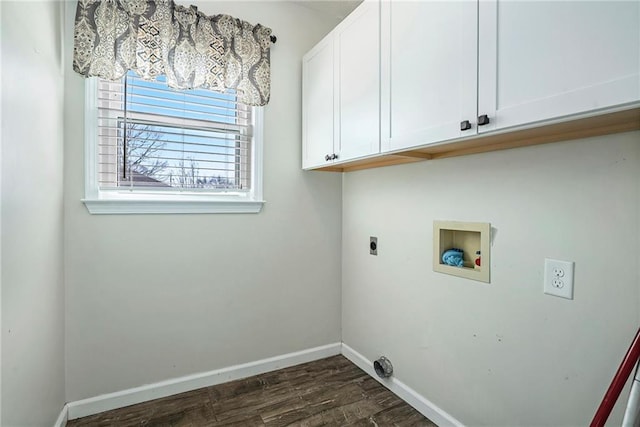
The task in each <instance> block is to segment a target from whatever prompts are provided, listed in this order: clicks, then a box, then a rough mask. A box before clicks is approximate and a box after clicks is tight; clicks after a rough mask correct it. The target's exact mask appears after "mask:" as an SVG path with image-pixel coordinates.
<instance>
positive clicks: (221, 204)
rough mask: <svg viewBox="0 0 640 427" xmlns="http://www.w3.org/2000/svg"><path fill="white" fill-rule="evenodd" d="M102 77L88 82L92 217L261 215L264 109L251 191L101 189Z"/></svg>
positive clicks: (257, 111) (256, 110)
mask: <svg viewBox="0 0 640 427" xmlns="http://www.w3.org/2000/svg"><path fill="white" fill-rule="evenodd" d="M97 93H98V78H97V77H91V78H88V79H86V82H85V109H84V150H85V151H84V162H85V163H84V177H85V184H84V188H85V194H84V198H83V199H82V202H83V203H84V204H85V206H86V207H87V210H88V211H89V213H91V214H189V213H259V212H260V211H261V210H262V205H263V204H264V203H265V202H264V200H263V198H262V172H263V123H264V112H263V107H252V108H253V111H252V117H253V147H252V156H251V166H252V168H251V170H252V173H251V190H250V191H248V192H247V193H237V192H233V191H230V192H229V193H228V194H224V193H219V194H211V193H208V194H202V193H196V192H188V191H185V192H180V191H176V192H171V193H169V192H153V191H144V192H143V191H136V192H135V193H134V192H132V191H130V190H127V189H122V190H113V191H103V190H100V188H99V186H98V175H97V173H98V172H97V171H98V150H97V147H98V144H97V139H98V104H97Z"/></svg>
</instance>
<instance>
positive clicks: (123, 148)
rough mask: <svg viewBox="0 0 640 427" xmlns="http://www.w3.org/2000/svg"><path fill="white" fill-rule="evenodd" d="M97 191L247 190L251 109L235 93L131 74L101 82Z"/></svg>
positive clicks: (248, 183)
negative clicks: (178, 85) (179, 87)
mask: <svg viewBox="0 0 640 427" xmlns="http://www.w3.org/2000/svg"><path fill="white" fill-rule="evenodd" d="M97 107H98V138H97V144H98V147H97V148H98V149H97V169H98V170H97V180H98V187H99V189H100V190H122V189H125V188H126V189H131V190H145V191H148V190H154V191H189V192H229V191H233V192H248V191H249V190H250V189H251V188H250V186H251V182H252V180H251V164H252V163H251V156H252V136H253V135H252V131H253V129H252V117H251V114H252V108H251V107H250V106H247V105H244V104H242V103H240V102H238V101H237V98H236V94H235V93H217V92H213V91H209V90H205V89H194V90H187V91H184V90H173V89H171V88H169V87H168V86H167V85H166V83H165V82H164V81H163V80H158V81H146V80H143V79H141V78H139V77H138V76H137V75H136V74H135V73H133V72H129V73H128V74H127V75H126V76H125V77H124V78H123V79H122V80H121V81H116V82H111V81H107V80H99V82H98V93H97Z"/></svg>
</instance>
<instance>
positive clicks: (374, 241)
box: [369, 236, 378, 256]
mask: <svg viewBox="0 0 640 427" xmlns="http://www.w3.org/2000/svg"><path fill="white" fill-rule="evenodd" d="M369 253H370V254H371V255H376V256H377V255H378V238H377V237H373V236H371V237H369Z"/></svg>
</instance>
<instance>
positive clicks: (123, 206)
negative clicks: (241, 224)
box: [82, 198, 264, 215]
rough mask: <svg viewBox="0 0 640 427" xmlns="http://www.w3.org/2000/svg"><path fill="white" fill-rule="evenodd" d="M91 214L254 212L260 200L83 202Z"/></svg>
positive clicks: (84, 200) (104, 200) (105, 200)
mask: <svg viewBox="0 0 640 427" xmlns="http://www.w3.org/2000/svg"><path fill="white" fill-rule="evenodd" d="M82 202H83V203H84V204H85V206H86V207H87V210H89V213H91V214H97V215H128V214H215V213H258V212H260V210H261V209H262V205H263V204H264V201H263V200H260V201H256V200H175V199H174V200H166V199H165V200H162V199H138V200H132V199H115V198H114V199H83V200H82Z"/></svg>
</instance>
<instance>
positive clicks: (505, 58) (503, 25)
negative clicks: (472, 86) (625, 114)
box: [478, 0, 640, 132]
mask: <svg viewBox="0 0 640 427" xmlns="http://www.w3.org/2000/svg"><path fill="white" fill-rule="evenodd" d="M639 5H640V2H638V1H518V2H514V1H503V0H497V1H495V0H494V1H490V0H483V1H480V3H479V13H480V16H479V27H480V28H479V67H478V71H479V76H478V79H479V95H478V112H479V114H481V115H482V114H487V115H488V116H489V119H490V123H489V124H488V125H486V126H482V127H481V128H480V129H479V130H480V131H481V132H482V131H485V130H492V129H500V128H506V127H510V126H516V125H521V124H525V123H533V122H536V121H540V120H546V119H551V118H557V117H562V116H568V115H571V114H575V113H581V112H587V111H596V110H598V109H602V108H606V107H611V106H615V105H619V104H625V103H629V102H633V101H637V100H639V99H640V74H639V66H640V58H639V54H640V26H639V18H640V10H639Z"/></svg>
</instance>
